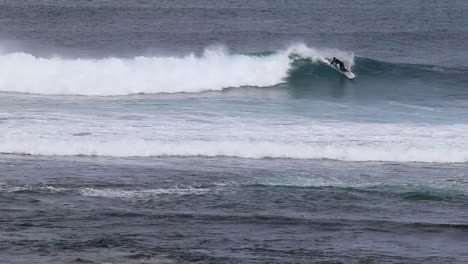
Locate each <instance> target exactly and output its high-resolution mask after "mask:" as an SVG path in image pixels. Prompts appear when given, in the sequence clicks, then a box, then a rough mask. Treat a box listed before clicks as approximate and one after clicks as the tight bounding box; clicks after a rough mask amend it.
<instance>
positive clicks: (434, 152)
mask: <svg viewBox="0 0 468 264" xmlns="http://www.w3.org/2000/svg"><path fill="white" fill-rule="evenodd" d="M0 152H1V153H8V154H26V155H45V156H110V157H162V156H204V157H218V156H226V157H239V158H250V159H262V158H291V159H331V160H342V161H392V162H447V163H452V162H468V149H466V148H464V147H463V146H460V147H457V146H444V145H440V146H427V145H414V146H411V145H405V144H401V143H400V144H398V143H390V142H387V143H384V142H382V143H377V142H368V143H366V144H362V143H355V144H353V143H352V142H349V143H346V144H344V143H332V142H330V143H284V142H271V141H222V142H221V141H202V140H197V141H182V142H163V141H157V140H137V139H135V140H126V141H123V140H121V141H69V140H46V139H40V138H37V139H35V140H30V141H26V140H21V141H14V140H9V141H5V142H2V143H0Z"/></svg>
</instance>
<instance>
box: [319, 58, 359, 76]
mask: <svg viewBox="0 0 468 264" xmlns="http://www.w3.org/2000/svg"><path fill="white" fill-rule="evenodd" d="M324 61H325V63H326V64H328V65H329V66H330V67H332V68H333V69H335V70H336V71H337V72H339V73H341V74H343V75H344V76H346V77H348V79H350V80H352V79H354V77H356V75H355V74H354V73H352V72H351V71H347V72H344V71H342V70H341V69H340V67H339V66H338V64H336V63H335V64H334V65H331V64H330V62H329V61H328V60H327V59H325V60H324Z"/></svg>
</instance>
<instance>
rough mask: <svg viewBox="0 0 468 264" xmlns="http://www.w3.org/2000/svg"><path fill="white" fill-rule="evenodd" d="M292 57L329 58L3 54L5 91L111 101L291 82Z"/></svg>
mask: <svg viewBox="0 0 468 264" xmlns="http://www.w3.org/2000/svg"><path fill="white" fill-rule="evenodd" d="M292 52H295V53H297V54H300V55H302V56H307V57H311V58H312V59H313V60H314V61H323V57H324V55H321V53H320V52H318V51H317V50H315V49H312V48H309V47H307V46H306V45H304V44H296V45H292V46H290V47H289V48H288V49H286V50H282V51H278V52H276V53H275V54H273V55H269V56H248V55H233V54H229V53H228V52H227V51H225V49H223V48H222V47H212V48H207V49H206V50H205V51H204V53H203V54H202V55H201V56H196V55H194V54H188V55H187V56H183V57H135V58H130V59H124V58H106V59H64V58H60V57H54V58H38V57H35V56H33V55H31V54H26V53H10V54H3V55H0V69H2V70H1V71H0V91H3V92H19V93H34V94H55V95H95V96H112V95H129V94H137V93H147V94H154V93H179V92H190V93H191V92H202V91H216V90H222V89H224V88H233V87H242V86H257V87H267V86H273V85H276V84H279V83H281V82H283V81H284V78H285V77H287V73H288V70H289V67H290V59H289V55H290V54H291V53H292ZM323 52H324V54H327V51H323Z"/></svg>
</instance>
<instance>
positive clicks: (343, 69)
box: [330, 57, 348, 72]
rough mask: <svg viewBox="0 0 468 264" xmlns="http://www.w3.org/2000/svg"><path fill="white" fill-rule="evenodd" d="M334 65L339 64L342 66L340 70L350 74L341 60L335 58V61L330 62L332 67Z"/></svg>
mask: <svg viewBox="0 0 468 264" xmlns="http://www.w3.org/2000/svg"><path fill="white" fill-rule="evenodd" d="M333 63H336V64H338V65H339V66H340V70H342V71H343V72H348V70H347V69H346V68H345V66H344V63H343V62H342V61H340V60H339V59H337V58H335V57H333V60H332V61H331V62H330V65H333Z"/></svg>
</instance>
